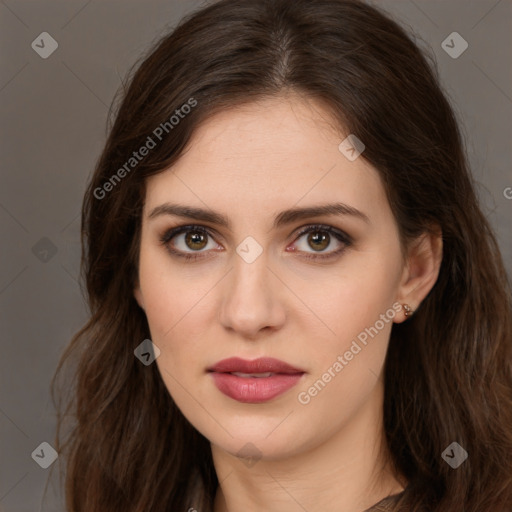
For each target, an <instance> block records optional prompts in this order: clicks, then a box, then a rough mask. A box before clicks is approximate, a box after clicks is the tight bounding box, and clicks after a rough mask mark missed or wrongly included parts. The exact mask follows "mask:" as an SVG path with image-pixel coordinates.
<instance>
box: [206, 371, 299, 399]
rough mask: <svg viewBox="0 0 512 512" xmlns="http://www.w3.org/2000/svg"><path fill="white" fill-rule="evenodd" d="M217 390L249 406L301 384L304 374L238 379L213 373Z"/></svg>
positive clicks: (226, 374) (280, 374) (228, 374)
mask: <svg viewBox="0 0 512 512" xmlns="http://www.w3.org/2000/svg"><path fill="white" fill-rule="evenodd" d="M211 375H212V378H213V381H214V382H215V385H216V386H217V388H218V389H219V390H220V391H221V392H222V393H224V394H225V395H226V396H229V398H232V399H233V400H237V401H238V402H242V403H247V404H259V403H262V402H267V401H268V400H271V399H272V398H275V397H276V396H279V395H281V394H283V393H284V392H286V391H288V390H289V389H290V388H292V387H293V386H295V385H296V384H297V382H299V380H300V378H301V377H302V376H303V375H304V374H303V373H293V374H287V373H276V374H275V375H272V376H270V377H238V376H236V375H232V374H231V373H217V372H211Z"/></svg>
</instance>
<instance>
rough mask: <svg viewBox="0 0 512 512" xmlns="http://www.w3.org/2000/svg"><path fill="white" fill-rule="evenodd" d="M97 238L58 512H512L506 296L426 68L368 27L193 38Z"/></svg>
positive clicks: (277, 16) (278, 12) (277, 17)
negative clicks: (62, 507) (63, 502)
mask: <svg viewBox="0 0 512 512" xmlns="http://www.w3.org/2000/svg"><path fill="white" fill-rule="evenodd" d="M82 222H83V224H82V232H83V237H84V238H83V247H84V255H83V256H84V257H83V264H84V266H83V272H84V278H85V282H86V285H87V294H88V300H89V304H90V309H91V318H90V320H89V322H88V323H87V325H85V326H84V328H83V329H82V330H81V331H80V332H79V333H77V335H76V336H75V337H74V339H73V340H72V342H71V345H70V347H69V348H68V349H67V351H66V353H65V354H64V355H63V360H62V361H61V363H60V365H59V369H58V372H59V371H60V370H61V367H63V366H64V365H66V366H68V365H69V364H70V360H71V357H72V356H73V355H74V354H76V356H77V359H76V362H77V368H76V383H75V386H74V387H73V388H72V389H73V394H72V396H71V400H70V402H69V403H68V407H67V409H66V410H65V411H64V412H65V413H66V415H70V416H71V419H73V420H74V423H73V424H72V427H71V430H70V433H69V436H68V437H67V439H66V440H65V441H64V442H63V440H59V438H60V437H62V430H63V425H62V424H61V425H60V426H59V431H58V433H57V436H58V439H57V443H56V444H57V446H58V449H59V451H61V452H62V453H64V454H65V455H66V456H67V466H66V470H67V474H66V496H67V507H68V510H70V511H73V512H78V511H84V512H85V511H87V512H89V511H91V512H92V511H95V512H97V511H113V510H116V511H117V510H123V511H143V510H144V511H149V510H151V511H169V510H172V511H181V510H183V511H186V510H189V511H190V512H192V511H193V510H197V511H201V512H202V511H213V512H233V511H239V510H248V511H254V510H265V511H274V510H281V511H282V510H286V511H287V512H288V511H295V510H297V511H300V510H307V511H309V512H313V511H320V510H322V511H338V510H343V511H346V512H360V511H363V510H390V511H394V512H395V511H407V512H412V511H415V512H416V511H429V512H463V511H464V512H477V511H478V512H484V511H489V512H491V511H492V512H505V511H509V512H510V510H512V457H510V455H511V454H512V433H511V431H510V424H511V423H512V385H511V384H512V372H511V348H512V342H511V336H512V334H511V333H512V329H511V318H512V316H511V301H510V287H509V284H508V279H507V276H506V273H505V270H504V267H503V263H502V259H501V256H500V253H499V249H498V246H497V244H496V240H495V237H494V235H493V233H492V230H491V228H490V226H489V223H488V221H487V220H486V219H485V218H484V216H483V214H482V212H481V210H480V208H479V206H478V202H477V199H476V196H475V192H474V187H473V183H472V179H471V176H470V172H469V170H468V163H467V160H466V155H465V154H464V150H463V143H462V140H461V136H460V133H459V128H458V126H457V123H456V119H455V117H454V114H453V111H452V109H451V107H450V105H449V103H448V102H447V100H446V98H445V96H444V95H443V92H442V91H441V89H440V86H439V83H438V78H437V75H436V71H435V65H433V63H430V64H429V63H428V62H427V60H426V59H425V57H424V56H423V55H422V53H421V52H420V50H419V49H418V48H417V47H416V46H415V44H414V43H413V42H412V41H411V39H410V38H409V37H408V36H407V35H406V34H405V33H404V31H403V30H402V29H401V28H400V27H399V26H398V25H397V24H396V23H395V22H394V21H392V20H391V19H389V18H388V17H387V16H385V15H384V14H382V13H381V12H379V11H378V10H377V9H376V8H373V7H370V6H369V5H366V4H365V3H362V2H360V1H355V0H315V2H311V1H306V0H272V1H270V0H260V1H256V2H255V1H254V0H238V1H234V0H223V1H220V2H216V3H214V4H212V5H210V6H208V7H205V8H204V9H202V10H201V11H199V12H197V13H195V14H194V15H192V16H190V17H189V18H187V19H186V20H183V22H182V23H181V24H180V25H179V26H178V27H177V28H176V29H175V30H174V31H173V32H172V33H171V34H169V35H168V36H166V37H165V38H163V39H162V40H161V41H160V42H159V43H158V44H157V45H156V47H155V48H154V49H152V51H151V52H150V54H149V55H148V56H147V57H146V59H145V60H144V61H143V62H142V64H141V65H140V66H139V67H138V69H137V70H136V71H135V72H134V74H133V75H132V77H131V80H130V83H129V85H128V86H127V87H126V89H125V91H124V93H123V96H122V98H121V102H120V106H119V108H118V112H117V115H116V118H115V121H114V123H113V125H112V127H111V130H110V134H109V138H108V140H107V143H106V145H105V148H104V151H103V153H102V155H101V158H100V159H99V161H98V164H97V166H96V169H95V172H94V175H93V176H92V179H91V182H90V184H89V187H88V190H87V192H86V195H85V199H84V205H83V221H82ZM63 421H64V414H63V415H62V417H61V422H63Z"/></svg>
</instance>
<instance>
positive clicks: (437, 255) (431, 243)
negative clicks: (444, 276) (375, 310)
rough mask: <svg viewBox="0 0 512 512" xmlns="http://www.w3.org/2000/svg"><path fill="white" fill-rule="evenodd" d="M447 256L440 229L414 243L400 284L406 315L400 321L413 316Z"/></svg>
mask: <svg viewBox="0 0 512 512" xmlns="http://www.w3.org/2000/svg"><path fill="white" fill-rule="evenodd" d="M442 259H443V237H442V233H441V230H440V229H437V230H434V231H432V232H428V233H424V234H423V235H421V236H420V237H419V238H418V239H416V240H415V241H414V242H412V243H411V245H410V248H409V251H408V256H407V262H406V265H405V267H404V272H403V275H402V282H401V283H400V287H399V295H398V297H399V302H400V303H401V304H402V311H403V313H402V315H399V316H398V317H397V322H396V323H401V322H403V321H404V320H407V319H408V318H410V317H411V316H412V314H413V312H414V311H415V310H417V309H418V307H419V305H420V304H421V302H422V301H423V299H425V297H426V296H427V295H428V294H429V292H430V291H431V290H432V288H433V287H434V285H435V283H436V281H437V278H438V276H439V270H440V268H441V262H442Z"/></svg>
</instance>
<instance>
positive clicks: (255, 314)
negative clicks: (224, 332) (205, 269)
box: [220, 252, 289, 340]
mask: <svg viewBox="0 0 512 512" xmlns="http://www.w3.org/2000/svg"><path fill="white" fill-rule="evenodd" d="M233 265H234V268H233V269H232V270H231V272H229V274H228V276H226V279H225V284H224V286H225V289H224V290H223V292H224V300H223V302H222V305H221V311H220V321H221V324H222V325H223V326H224V328H226V329H228V330H230V331H234V332H236V333H237V334H238V335H239V336H240V337H243V338H245V339H250V340H256V339H257V338H258V337H259V336H260V333H261V332H263V331H264V330H265V331H273V330H278V329H280V328H281V327H282V326H283V325H284V322H285V320H286V308H285V305H284V298H285V297H284V295H285V293H286V287H285V286H284V285H283V283H282V282H281V281H280V279H278V277H277V276H276V274H275V272H274V271H273V270H272V269H270V268H269V266H268V261H267V258H266V253H265V252H263V253H262V254H261V255H260V256H259V257H258V258H257V259H256V260H255V261H253V262H252V263H247V262H246V261H244V259H243V258H241V257H239V256H238V255H235V258H234V263H233ZM288 293H289V292H288Z"/></svg>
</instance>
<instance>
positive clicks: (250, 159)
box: [135, 96, 404, 460]
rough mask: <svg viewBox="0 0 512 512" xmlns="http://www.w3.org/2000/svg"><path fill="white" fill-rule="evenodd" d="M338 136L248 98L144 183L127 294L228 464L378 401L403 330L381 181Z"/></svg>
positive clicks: (395, 250) (295, 447) (311, 112)
mask: <svg viewBox="0 0 512 512" xmlns="http://www.w3.org/2000/svg"><path fill="white" fill-rule="evenodd" d="M333 126H334V125H333V121H332V120H330V119H329V116H328V113H327V111H326V110H324V109H323V107H322V105H320V104H318V103H315V102H313V101H308V102H306V101H305V100H303V99H299V98H298V97H295V96H288V97H286V98H285V97H276V98H273V99H267V100H265V101H261V102H258V103H251V104H250V105H246V106H244V107H240V108H237V109H233V110H230V111H226V112H223V113H221V114H218V115H216V116H214V117H213V118H211V119H210V120H208V121H207V122H205V123H204V124H203V125H202V126H201V127H200V128H199V129H198V130H197V131H196V133H195V135H194V137H193V139H192V141H191V144H190V146H189V149H188V150H187V151H186V152H185V153H184V155H183V156H182V157H181V159H180V160H179V161H178V163H176V164H175V165H174V166H173V167H172V168H171V169H167V170H165V171H164V172H162V173H160V174H158V175H156V176H153V177H151V178H150V179H149V180H148V182H147V189H146V202H145V207H144V211H143V220H142V234H141V248H140V267H139V283H138V286H137V288H136V290H135V297H136V299H137V301H138V302H139V304H140V305H141V307H143V308H144V310H145V313H146V315H147V319H148V322H149V326H150V331H151V337H152V341H153V343H154V344H155V345H156V346H157V347H158V348H159V349H160V356H159V357H158V358H157V359H156V364H157V365H158V369H159V371H160V374H161V376H162V379H163V381H164V383H165V385H166V387H167V389H168V390H169V393H170V394H171V396H172V398H173V399H174V401H175V402H176V404H177V405H178V407H179V408H180V409H181V411H182V412H183V414H184V415H185V416H186V418H187V419H188V420H189V421H190V423H191V424H192V425H194V427H195V428H196V429H197V430H198V431H200V432H201V433H202V434H203V435H204V436H205V437H206V438H208V439H209V440H210V441H211V442H212V443H213V444H214V445H216V446H217V447H220V448H221V449H223V450H225V451H227V452H229V453H232V454H236V453H239V452H240V450H241V449H243V447H244V446H254V447H256V449H257V451H258V453H259V454H260V456H261V457H267V458H268V459H269V460H272V459H279V458H281V457H287V456H290V455H293V454H298V453H301V452H305V451H306V450H310V449H312V448H314V447H315V446H318V445H320V444H322V443H325V442H326V441H327V440H329V438H331V437H333V436H335V435H336V434H337V433H339V432H341V431H342V430H343V429H344V428H345V427H347V426H348V425H349V424H350V423H351V422H353V421H354V418H356V417H357V415H358V414H359V412H360V411H361V410H363V409H364V408H365V407H367V405H368V403H370V402H371V403H375V397H376V396H379V393H380V392H381V391H382V390H381V386H382V381H381V379H379V376H380V374H381V371H382V368H383V364H384V359H385V355H386V350H387V346H388V339H389V335H390V331H391V327H392V324H393V322H396V321H403V314H402V313H400V312H399V309H400V306H399V305H398V303H397V300H398V297H399V294H400V285H401V282H402V277H403V270H404V266H403V260H402V256H401V251H400V244H399V236H398V230H397V226H396V223H395V220H394V218H393V215H392V213H391V210H390V206H389V204H388V201H387V198H386V195H385V191H384V188H383V185H382V183H381V181H380V178H379V174H378V172H377V171H376V170H375V169H374V168H372V167H371V166H370V165H369V164H368V163H367V162H365V160H363V158H362V157H359V158H356V159H355V160H353V161H351V160H350V159H348V158H347V157H346V156H345V154H344V153H343V152H342V151H341V150H340V149H339V148H338V146H339V145H340V143H341V141H342V140H343V139H344V138H345V137H346V136H347V135H348V134H340V133H337V132H336V131H335V129H334V128H333ZM326 205H338V207H337V208H332V209H331V210H330V211H324V212H316V213H313V214H312V213H311V212H309V214H308V212H307V209H309V208H318V207H322V206H326ZM175 206H180V207H186V208H189V210H188V212H187V211H184V210H182V211H181V212H178V210H177V209H176V208H174V207H175ZM192 209H194V211H193V210H192ZM196 209H197V211H196ZM198 210H202V211H203V210H206V212H207V213H210V214H211V213H214V214H215V215H210V216H209V217H207V216H199V215H198ZM282 212H288V213H285V214H282ZM293 212H296V213H293ZM300 212H302V213H300ZM221 220H223V221H224V222H221ZM230 358H239V359H242V360H245V364H244V363H243V362H240V361H239V360H235V361H228V362H225V363H222V364H219V363H220V362H221V361H224V360H226V359H230ZM260 358H274V359H276V360H278V362H276V361H269V360H268V359H263V360H261V361H259V362H256V363H254V361H255V360H257V359H260ZM251 363H253V364H252V365H251ZM286 365H288V366H286ZM212 370H216V371H212ZM253 374H258V376H256V375H253ZM269 374H270V375H269ZM247 443H250V445H248V444H247Z"/></svg>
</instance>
